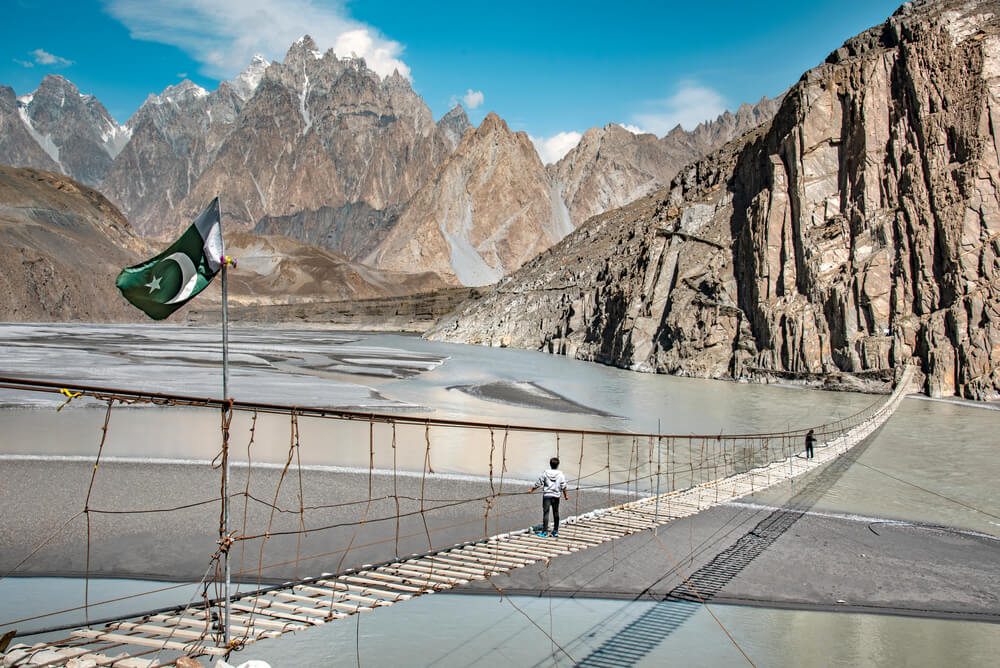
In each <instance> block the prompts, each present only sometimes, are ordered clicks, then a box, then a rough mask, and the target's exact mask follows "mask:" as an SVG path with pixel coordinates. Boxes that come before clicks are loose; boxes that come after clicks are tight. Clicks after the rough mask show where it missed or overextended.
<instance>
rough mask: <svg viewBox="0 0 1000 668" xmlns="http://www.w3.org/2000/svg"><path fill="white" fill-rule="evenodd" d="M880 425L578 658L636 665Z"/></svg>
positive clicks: (789, 521)
mask: <svg viewBox="0 0 1000 668" xmlns="http://www.w3.org/2000/svg"><path fill="white" fill-rule="evenodd" d="M880 431H881V428H879V429H876V430H875V431H874V432H872V433H871V434H870V435H869V436H868V438H866V439H865V440H864V441H863V442H862V443H859V444H858V445H856V446H855V447H854V448H852V449H851V451H850V452H849V453H845V454H844V455H842V456H840V457H838V458H836V459H834V460H833V461H831V462H830V463H829V464H828V465H827V466H826V467H824V468H823V469H822V470H821V471H820V472H819V474H818V475H816V476H814V477H813V479H812V480H810V481H809V482H807V483H806V484H805V486H804V487H803V488H802V489H801V490H800V491H798V492H797V493H796V494H795V495H794V496H792V497H791V498H790V499H789V500H788V501H787V502H786V504H785V506H784V507H783V508H779V509H777V510H774V511H773V512H771V513H770V514H768V515H767V517H765V518H764V519H762V520H761V521H760V522H758V523H757V524H756V525H755V526H754V527H753V529H751V530H750V531H748V532H746V533H745V534H743V535H742V536H741V537H740V538H739V539H737V540H736V542H734V543H733V544H732V545H730V546H729V547H727V548H726V549H725V550H723V551H722V552H719V553H718V554H716V555H715V557H713V558H712V560H711V561H709V562H708V563H706V564H705V565H704V566H702V567H701V568H699V569H698V570H696V571H694V572H693V573H691V574H690V575H688V576H687V580H686V581H685V582H682V583H681V584H679V585H677V586H676V587H674V588H673V589H671V590H670V591H669V592H667V594H666V596H664V597H663V599H662V600H661V601H660V602H658V603H657V604H656V605H654V606H653V607H652V608H650V609H649V610H647V611H646V612H644V613H642V614H641V615H639V616H638V617H636V618H635V619H634V620H632V621H631V622H629V623H628V624H627V625H626V626H625V627H624V628H623V629H621V630H620V631H618V632H617V633H615V635H613V636H612V637H610V638H608V639H607V640H605V641H604V642H603V643H601V645H600V646H598V647H597V648H596V649H594V650H593V651H591V653H590V654H588V655H587V656H586V657H584V658H583V659H582V660H580V661H579V663H578V664H577V665H578V666H587V667H594V668H602V667H611V666H634V665H636V664H637V663H638V662H639V661H640V660H641V659H643V658H644V657H646V656H647V655H648V654H650V653H651V652H652V651H653V650H654V649H655V648H656V647H657V646H658V645H659V644H660V643H661V642H662V641H663V639H664V638H666V637H667V636H669V635H670V634H671V633H673V632H674V631H676V630H677V629H678V628H680V627H681V626H682V625H683V624H684V622H686V621H687V620H688V619H690V618H691V617H692V616H693V615H694V614H695V613H696V612H697V611H698V610H699V609H700V608H701V604H702V603H708V602H710V601H711V600H712V599H713V598H715V597H716V596H717V595H718V594H719V592H721V591H722V590H723V589H724V588H725V587H726V585H727V584H729V583H730V582H731V581H732V580H733V579H734V578H735V577H736V576H737V575H739V574H740V573H741V572H742V571H743V569H745V568H746V567H747V566H748V565H749V564H750V562H752V561H753V560H754V559H756V558H757V557H758V556H759V555H761V554H763V553H764V551H765V550H767V548H769V547H770V546H771V545H773V544H774V542H775V541H777V540H778V539H779V538H780V537H781V536H782V535H784V533H785V532H786V531H788V530H789V529H790V528H791V527H792V525H794V524H795V523H796V522H797V521H798V520H799V519H800V518H801V517H802V516H803V515H805V514H806V512H808V511H809V510H810V509H811V508H812V507H813V506H814V505H815V504H816V502H817V501H819V499H820V498H822V497H823V496H824V495H825V494H826V493H827V492H829V491H830V489H832V488H833V486H834V485H835V484H836V483H837V482H838V481H839V480H840V478H841V477H842V476H843V475H844V473H845V472H846V471H847V470H848V469H849V468H850V467H851V464H853V463H854V461H855V459H857V458H858V457H859V456H861V455H862V454H863V453H864V451H865V450H867V449H868V447H869V445H870V444H871V442H872V440H873V439H874V437H875V436H876V435H877V434H878V433H879V432H880Z"/></svg>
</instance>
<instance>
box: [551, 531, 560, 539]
mask: <svg viewBox="0 0 1000 668" xmlns="http://www.w3.org/2000/svg"><path fill="white" fill-rule="evenodd" d="M551 536H552V537H553V538H558V537H559V532H558V531H553V532H552V534H551Z"/></svg>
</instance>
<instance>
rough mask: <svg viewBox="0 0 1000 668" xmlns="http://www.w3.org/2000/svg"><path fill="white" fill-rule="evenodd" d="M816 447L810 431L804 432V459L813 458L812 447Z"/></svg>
mask: <svg viewBox="0 0 1000 668" xmlns="http://www.w3.org/2000/svg"><path fill="white" fill-rule="evenodd" d="M814 445H816V435H815V434H814V433H813V430H812V429H810V430H809V431H807V432H806V459H812V458H813V446H814Z"/></svg>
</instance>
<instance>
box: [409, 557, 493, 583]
mask: <svg viewBox="0 0 1000 668" xmlns="http://www.w3.org/2000/svg"><path fill="white" fill-rule="evenodd" d="M406 563H407V564H412V565H414V566H420V567H422V568H430V569H431V570H432V571H433V572H435V573H445V574H447V575H454V576H456V577H463V578H466V579H473V580H476V579H478V580H482V579H483V573H484V572H485V571H483V569H481V568H469V567H468V566H462V565H459V564H455V563H453V560H444V559H439V558H438V557H436V556H435V557H427V558H425V559H420V560H418V561H407V562H406Z"/></svg>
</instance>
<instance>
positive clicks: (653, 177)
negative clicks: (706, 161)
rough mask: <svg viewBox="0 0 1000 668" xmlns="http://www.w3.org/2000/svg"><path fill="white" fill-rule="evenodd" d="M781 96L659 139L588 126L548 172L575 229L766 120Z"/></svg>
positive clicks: (610, 127)
mask: <svg viewBox="0 0 1000 668" xmlns="http://www.w3.org/2000/svg"><path fill="white" fill-rule="evenodd" d="M780 102H781V98H780V97H779V98H777V99H774V100H771V99H768V98H767V97H764V98H761V100H760V101H759V102H758V103H757V104H756V105H753V106H751V105H749V104H743V105H741V106H740V108H739V109H738V110H737V112H736V113H735V114H733V113H730V112H728V111H727V112H725V113H724V114H722V115H721V116H719V117H718V118H717V119H715V120H714V121H705V122H704V123H700V124H698V126H697V127H696V128H695V129H694V130H692V131H691V132H688V131H686V130H684V129H683V128H681V126H679V125H678V126H677V127H676V128H674V129H673V130H671V131H670V132H669V133H668V134H666V135H664V136H663V137H662V138H660V139H657V138H656V137H655V136H654V135H651V134H638V135H637V134H633V133H632V132H629V131H628V130H626V129H625V128H623V127H622V126H620V125H618V124H617V123H611V124H609V125H606V126H604V127H603V128H591V129H590V130H588V131H587V132H586V133H585V134H584V135H583V138H582V139H581V140H580V143H579V144H578V145H577V146H576V147H575V148H574V149H573V150H571V151H570V152H569V153H567V154H566V155H565V156H564V157H563V158H562V159H561V160H560V161H559V162H557V163H556V164H554V165H549V167H548V171H549V176H550V177H551V179H552V181H553V185H554V187H555V188H556V189H557V191H558V192H559V193H560V196H561V198H562V199H563V201H564V202H565V204H566V207H567V208H568V210H569V217H570V221H571V222H572V223H573V226H574V227H579V226H580V225H581V224H583V222H584V221H585V220H587V219H588V218H590V217H591V216H596V215H597V214H599V213H604V212H605V211H610V210H611V209H616V208H618V207H620V206H625V205H626V204H628V203H629V202H633V201H635V200H637V199H639V198H640V197H644V196H645V195H648V194H649V193H651V192H653V191H654V190H657V189H659V188H662V187H663V186H665V185H667V184H668V183H670V179H672V178H673V177H674V175H676V174H677V172H678V171H679V170H680V169H681V167H683V166H684V165H687V164H688V163H691V162H693V161H695V160H697V159H699V158H701V157H704V156H705V155H708V154H709V153H711V152H712V151H713V150H715V149H717V148H719V147H720V146H722V145H723V144H725V143H726V142H728V141H731V140H733V139H736V138H737V137H740V136H741V135H743V134H745V133H747V132H749V131H750V130H752V129H754V128H755V127H757V126H758V125H760V124H761V123H764V122H767V121H769V120H770V119H771V118H772V117H773V116H774V114H775V112H776V111H777V110H778V106H779V104H780Z"/></svg>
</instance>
